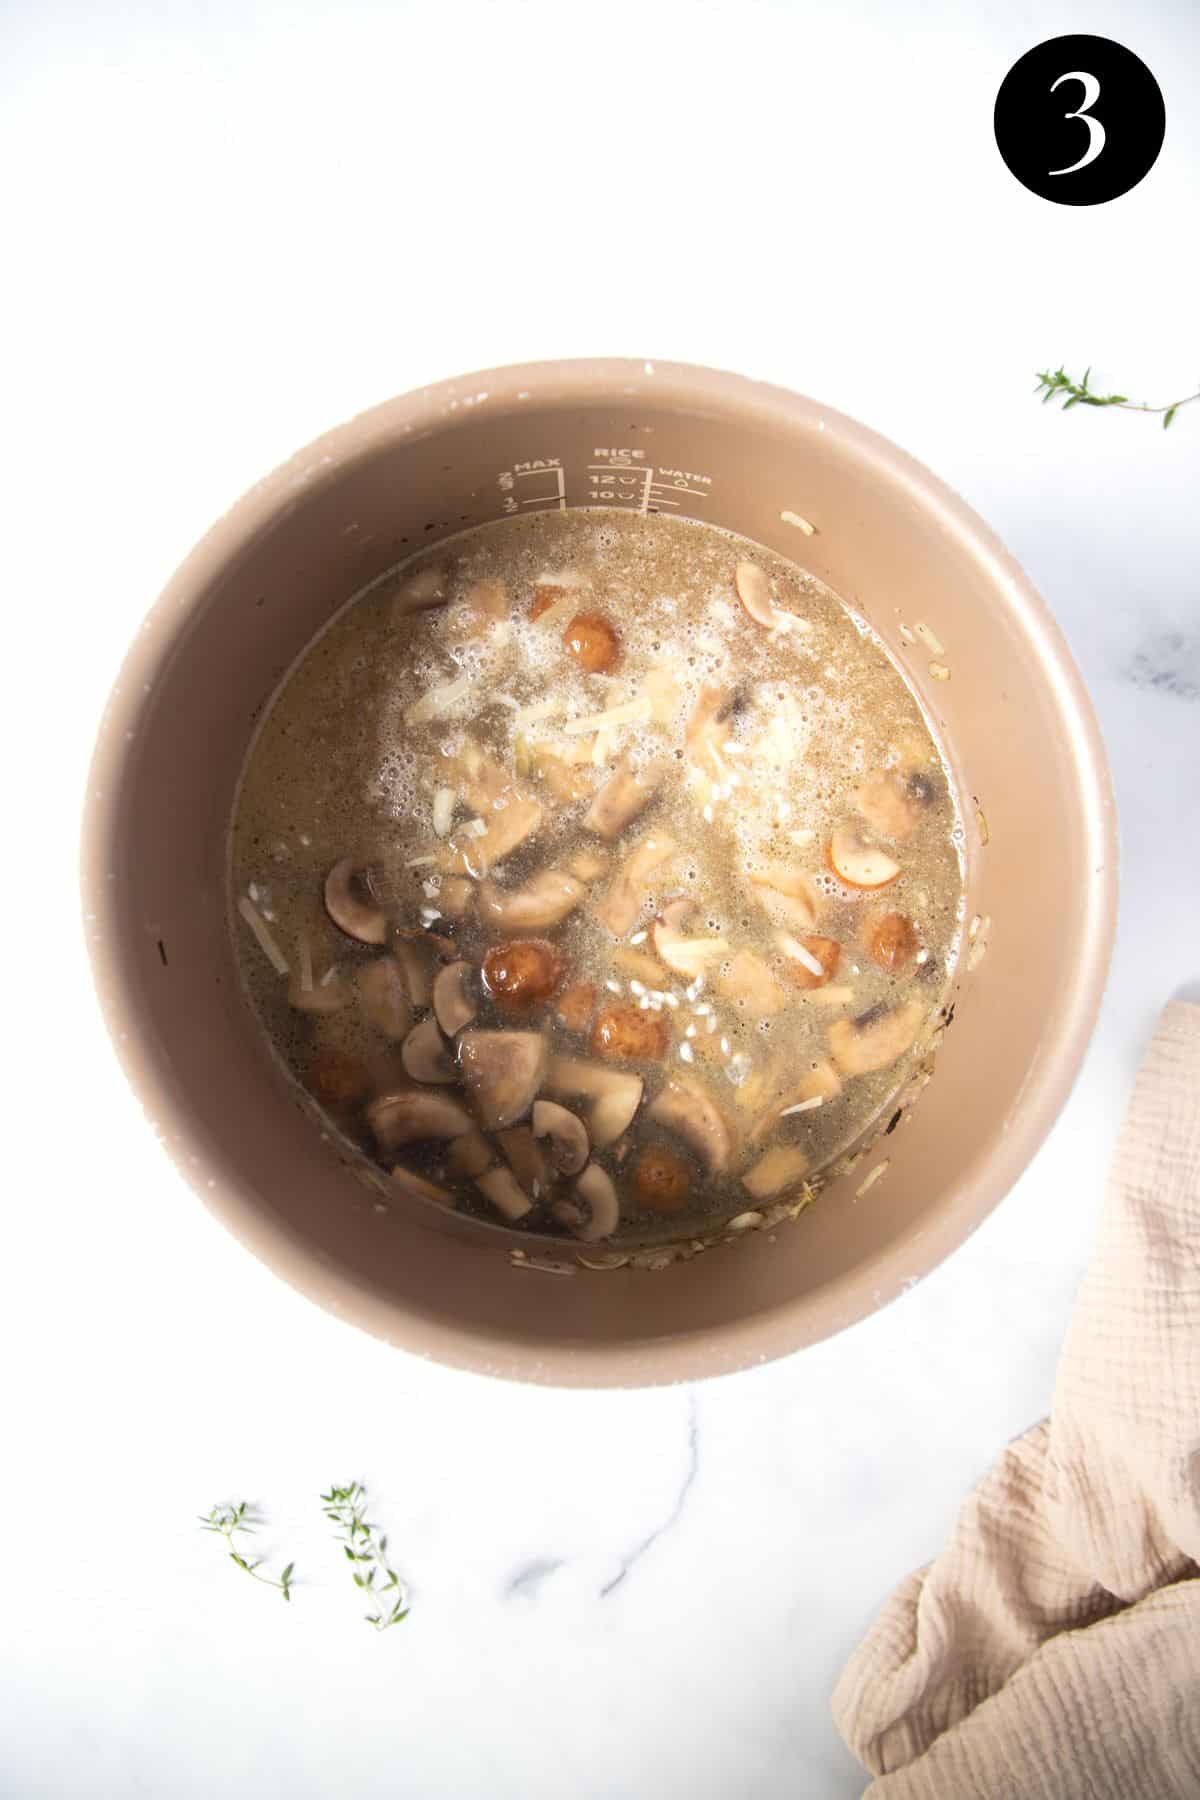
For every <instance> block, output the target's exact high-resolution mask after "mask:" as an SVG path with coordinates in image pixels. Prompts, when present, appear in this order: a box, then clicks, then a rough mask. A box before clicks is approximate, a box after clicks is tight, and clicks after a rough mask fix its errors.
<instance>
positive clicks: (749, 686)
mask: <svg viewBox="0 0 1200 1800" xmlns="http://www.w3.org/2000/svg"><path fill="white" fill-rule="evenodd" d="M960 841H961V831H960V828H959V826H958V819H957V814H956V811H955V805H954V798H953V795H952V792H951V788H950V784H949V780H948V777H947V774H946V771H945V768H944V765H943V763H942V760H941V757H940V755H939V753H938V749H937V746H936V744H935V743H934V741H933V739H932V737H931V735H930V731H929V728H928V725H927V724H926V722H925V719H924V717H923V715H922V713H921V711H920V708H919V706H918V705H917V702H916V700H915V698H914V696H913V694H912V693H911V691H910V690H909V688H908V687H907V685H906V683H905V681H904V679H903V677H902V675H901V674H900V672H899V670H898V669H897V668H896V667H895V665H894V664H893V663H892V662H891V661H890V660H889V658H888V657H887V655H886V653H885V652H884V650H883V648H882V646H881V645H880V643H879V642H878V640H877V639H876V638H875V636H874V634H873V633H872V632H871V630H870V629H869V627H868V626H867V625H866V624H865V623H864V621H862V620H861V619H859V618H857V617H856V616H855V615H854V614H852V613H851V612H850V611H849V610H848V609H847V608H846V607H845V606H843V605H842V603H841V602H840V601H839V600H838V599H837V597H836V596H835V595H834V594H832V593H831V592H830V591H829V590H828V589H827V588H825V587H824V586H822V585H821V584H820V583H819V582H818V581H816V580H815V579H814V578H813V577H811V576H808V575H805V574H803V573H802V572H801V571H800V570H798V569H797V568H795V567H794V566H793V565H791V564H789V563H786V562H784V561H783V560H782V559H780V558H777V557H774V556H773V555H771V554H769V553H768V552H766V551H764V550H760V549H759V548H757V547H755V546H753V545H750V544H747V543H746V542H745V541H743V540H739V539H736V538H733V537H731V536H729V535H727V534H725V533H722V532H719V531H716V530H714V529H712V528H711V527H708V526H703V525H698V524H694V523H691V522H688V521H683V520H677V519H665V518H657V517H651V518H641V517H638V516H635V515H630V514H626V513H617V512H606V511H602V510H598V511H583V512H574V513H565V514H541V515H538V516H537V517H535V518H530V519H513V520H505V521H503V522H502V523H498V524H496V525H491V526H486V527H483V528H481V529H480V530H479V531H476V532H472V533H469V534H466V535H465V536H463V537H461V538H459V539H457V540H455V541H453V542H451V543H449V544H446V545H442V546H439V547H438V548H436V549H435V550H432V551H430V552H428V553H426V554H425V555H424V556H423V557H422V558H420V559H419V560H418V561H416V562H414V563H411V564H409V565H408V566H406V567H405V568H404V569H402V570H400V571H399V572H397V573H395V574H393V575H390V576H388V577H385V578H384V579H383V580H381V581H379V582H377V583H376V584H375V585H374V586H373V587H372V588H370V589H369V590H367V592H365V593H364V594H362V595H360V596H359V597H358V598H357V599H355V600H354V601H353V602H352V603H351V604H350V605H348V606H347V607H346V608H345V609H344V610H343V611H342V612H341V613H340V614H339V615H338V616H337V618H336V619H335V620H334V621H333V623H332V625H331V626H330V627H329V628H328V629H327V630H326V631H325V632H324V633H323V634H322V635H321V637H320V638H318V639H317V640H316V642H315V643H314V644H312V645H311V646H310V647H309V649H308V650H307V651H306V653H305V654H304V655H303V656H302V657H301V659H300V660H299V662H298V663H297V664H296V665H295V667H294V668H293V670H292V671H291V672H290V674H289V676H288V677H287V679H286V680H285V682H284V684H283V686H282V687H281V689H280V691H279V693H278V695H277V696H276V698H275V701H274V703H273V705H272V707H271V708H270V710H269V712H268V714H267V716H266V718H265V720H264V722H263V724H262V726H261V728H260V731H259V733H258V736H257V739H256V741H255V743H254V745H253V748H252V751H251V754H250V757H249V759H248V762H247V766H246V770H245V774H244V778H243V783H242V787H241V790H240V794H239V800H238V805H237V809H236V815H235V819H234V826H233V843H232V859H231V880H232V895H231V899H232V915H233V927H234V930H235V932H236V934H237V948H238V956H239V963H240V967H241V971H242V975H243V979H244V983H245V986H246V989H247V992H248V995H249V998H250V1000H251V1003H252V1004H253V1006H254V1008H255V1010H256V1011H257V1013H258V1016H259V1018H260V1019H261V1021H262V1024H263V1026H264V1028H265V1030H266V1032H267V1034H268V1036H269V1038H270V1040H271V1043H272V1045H273V1046H274V1049H275V1051H276V1052H277V1054H278V1055H279V1057H280V1058H281V1059H282V1061H283V1063H284V1064H285V1066H286V1068H287V1069H288V1071H289V1072H290V1074H291V1075H292V1076H293V1077H294V1079H295V1080H296V1081H297V1082H298V1083H299V1084H300V1086H301V1088H302V1089H303V1090H304V1093H305V1094H306V1096H307V1098H308V1100H309V1102H310V1103H311V1104H312V1105H313V1106H314V1109H316V1110H318V1111H319V1114H320V1115H321V1116H322V1117H323V1119H324V1121H325V1122H326V1123H327V1124H329V1123H332V1125H333V1126H334V1127H335V1128H336V1130H337V1131H338V1132H339V1133H340V1134H341V1135H342V1136H343V1137H344V1138H345V1139H348V1140H349V1141H350V1143H351V1144H353V1145H354V1146H355V1148H356V1150H357V1151H358V1152H359V1153H360V1154H362V1155H363V1156H365V1157H367V1158H370V1159H371V1160H372V1161H373V1162H375V1163H376V1164H377V1165H379V1166H380V1167H381V1168H382V1169H383V1170H386V1171H388V1172H389V1173H390V1177H391V1181H392V1183H393V1185H394V1188H395V1191H396V1193H397V1195H404V1196H408V1197H411V1198H414V1199H418V1200H423V1201H426V1202H430V1201H432V1202H434V1203H435V1204H438V1205H441V1206H448V1207H454V1208H456V1209H458V1210H460V1211H463V1212H466V1213H470V1214H474V1215H476V1216H478V1217H480V1218H489V1219H492V1220H499V1221H502V1222H504V1223H506V1224H509V1225H515V1226H518V1227H519V1228H520V1229H521V1230H523V1231H528V1232H532V1233H544V1234H549V1235H552V1236H563V1235H567V1236H572V1237H575V1238H578V1239H580V1240H581V1241H588V1242H594V1241H598V1240H608V1239H611V1238H616V1239H618V1240H619V1241H626V1240H628V1241H630V1242H636V1241H639V1240H640V1241H655V1240H661V1239H663V1238H670V1237H673V1236H679V1235H684V1234H687V1235H695V1234H696V1233H698V1232H700V1233H703V1232H705V1231H707V1230H710V1229H712V1228H713V1227H715V1226H717V1225H719V1224H721V1223H722V1222H724V1221H729V1220H730V1219H736V1218H738V1217H743V1216H746V1209H747V1207H748V1206H754V1205H758V1204H765V1203H767V1202H772V1203H773V1202H776V1201H778V1200H780V1199H785V1198H786V1197H787V1196H788V1195H795V1194H798V1193H803V1192H805V1191H807V1187H808V1185H809V1184H813V1183H815V1182H819V1179H820V1177H821V1175H822V1172H823V1171H825V1170H827V1169H828V1168H829V1167H830V1166H831V1165H832V1164H833V1163H834V1162H836V1161H837V1160H838V1159H839V1158H841V1157H843V1156H844V1155H845V1154H846V1153H847V1152H848V1151H849V1150H850V1149H851V1148H852V1147H854V1146H856V1145H858V1144H859V1143H861V1142H862V1141H863V1140H864V1138H865V1137H867V1136H869V1134H870V1133H871V1132H872V1131H873V1130H875V1129H877V1128H878V1127H879V1125H881V1124H882V1122H883V1121H884V1120H885V1119H886V1118H887V1116H888V1113H889V1111H890V1110H891V1109H892V1107H893V1106H894V1101H895V1097H896V1095H897V1093H898V1092H899V1090H900V1089H901V1088H902V1087H903V1086H904V1084H905V1081H906V1079H907V1078H908V1076H909V1075H910V1073H911V1065H912V1062H913V1059H914V1057H915V1056H916V1055H918V1054H919V1053H920V1046H921V1043H922V1038H923V1034H924V1035H927V1034H928V1028H929V1027H930V1026H931V1025H932V1022H933V1018H934V1015H935V1014H936V1012H937V1010H938V1008H939V1006H940V1005H941V1003H942V1000H943V997H944V994H945V991H946V989H947V986H948V984H949V980H950V976H951V974H952V971H953V968H954V964H955V959H956V957H957V953H958V946H959V936H960V930H961V913H962V871H961V862H960V855H959V851H958V847H957V846H958V844H959V842H960Z"/></svg>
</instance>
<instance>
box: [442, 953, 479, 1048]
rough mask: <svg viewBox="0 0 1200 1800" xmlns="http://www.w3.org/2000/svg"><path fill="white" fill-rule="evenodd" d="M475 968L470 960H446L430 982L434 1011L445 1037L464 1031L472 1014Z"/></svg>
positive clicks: (474, 1003)
mask: <svg viewBox="0 0 1200 1800" xmlns="http://www.w3.org/2000/svg"><path fill="white" fill-rule="evenodd" d="M474 973H475V972H474V970H473V969H472V967H471V965H470V963H467V962H452V963H447V964H446V967H445V968H444V969H440V970H439V971H438V973H437V975H436V976H435V977H434V982H433V1010H434V1012H435V1013H436V1014H437V1022H438V1024H439V1025H440V1026H441V1028H442V1030H443V1031H444V1032H445V1034H446V1036H447V1037H454V1036H456V1035H457V1033H458V1032H460V1031H465V1030H466V1028H467V1026H468V1025H469V1024H470V1023H471V1021H472V1019H473V1018H474V1017H475V1012H476V1001H475V997H474V993H473V988H474Z"/></svg>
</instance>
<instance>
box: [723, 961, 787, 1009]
mask: <svg viewBox="0 0 1200 1800" xmlns="http://www.w3.org/2000/svg"><path fill="white" fill-rule="evenodd" d="M713 981H714V985H715V987H716V989H717V992H718V993H719V994H721V995H722V996H723V998H724V999H726V1000H732V1001H733V1002H734V1004H735V1005H736V1006H739V1007H741V1009H742V1011H743V1012H744V1013H746V1014H747V1015H748V1017H750V1018H751V1019H771V1018H774V1016H775V1014H776V1013H781V1012H782V1011H783V1010H784V1008H785V1007H786V1005H787V1003H788V997H787V995H786V994H785V993H784V991H783V989H782V987H780V985H779V983H778V981H776V979H775V977H774V975H772V973H771V971H770V969H769V968H768V967H767V965H766V963H765V962H764V961H763V959H762V957H761V956H756V955H755V953H754V951H753V950H739V951H738V952H737V954H736V956H734V957H732V958H731V959H730V962H729V966H728V968H723V969H719V970H718V971H717V973H716V975H715V976H714V977H713Z"/></svg>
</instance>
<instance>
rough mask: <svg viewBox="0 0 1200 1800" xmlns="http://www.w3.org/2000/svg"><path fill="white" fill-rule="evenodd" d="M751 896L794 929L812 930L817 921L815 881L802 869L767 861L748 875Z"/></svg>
mask: <svg viewBox="0 0 1200 1800" xmlns="http://www.w3.org/2000/svg"><path fill="white" fill-rule="evenodd" d="M750 885H751V886H752V887H753V889H754V897H755V899H756V900H757V901H758V902H759V904H760V905H761V906H762V907H764V908H765V910H766V911H767V912H768V913H769V914H770V916H771V917H772V918H773V919H775V920H776V921H777V922H778V923H780V924H786V925H790V926H791V927H792V929H793V930H798V931H802V932H804V931H811V930H812V928H813V926H814V925H815V924H816V922H817V908H818V905H819V898H818V894H817V888H816V883H815V882H814V881H813V879H812V877H811V875H807V874H805V872H804V870H803V869H795V868H792V867H791V866H790V865H789V864H787V863H769V864H768V865H767V867H766V868H765V869H758V870H756V871H755V872H754V873H753V874H752V875H751V876H750Z"/></svg>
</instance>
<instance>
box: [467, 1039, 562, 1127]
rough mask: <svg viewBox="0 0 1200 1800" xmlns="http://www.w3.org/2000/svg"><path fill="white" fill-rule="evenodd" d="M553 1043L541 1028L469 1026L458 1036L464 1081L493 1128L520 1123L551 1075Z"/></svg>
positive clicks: (481, 1115) (482, 1119) (482, 1120)
mask: <svg viewBox="0 0 1200 1800" xmlns="http://www.w3.org/2000/svg"><path fill="white" fill-rule="evenodd" d="M549 1060H550V1046H549V1043H548V1041H547V1039H546V1038H544V1037H543V1036H542V1034H541V1032H539V1031H464V1032H463V1033H462V1035H461V1036H460V1038H459V1039H458V1061H459V1067H460V1069H461V1070H462V1077H463V1081H464V1082H465V1084H466V1088H467V1092H468V1094H469V1095H470V1097H471V1100H472V1103H473V1104H474V1107H475V1110H476V1112H477V1113H478V1115H479V1120H480V1123H481V1124H482V1125H483V1126H484V1128H485V1130H488V1131H500V1130H502V1129H503V1128H504V1126H506V1125H515V1124H516V1122H517V1120H518V1119H523V1118H524V1117H525V1114H526V1113H527V1112H528V1111H529V1109H530V1107H531V1106H532V1105H533V1102H534V1100H535V1099H536V1098H537V1095H538V1093H539V1091H540V1090H541V1087H542V1083H543V1081H544V1080H545V1077H546V1070H547V1066H548V1064H549Z"/></svg>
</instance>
